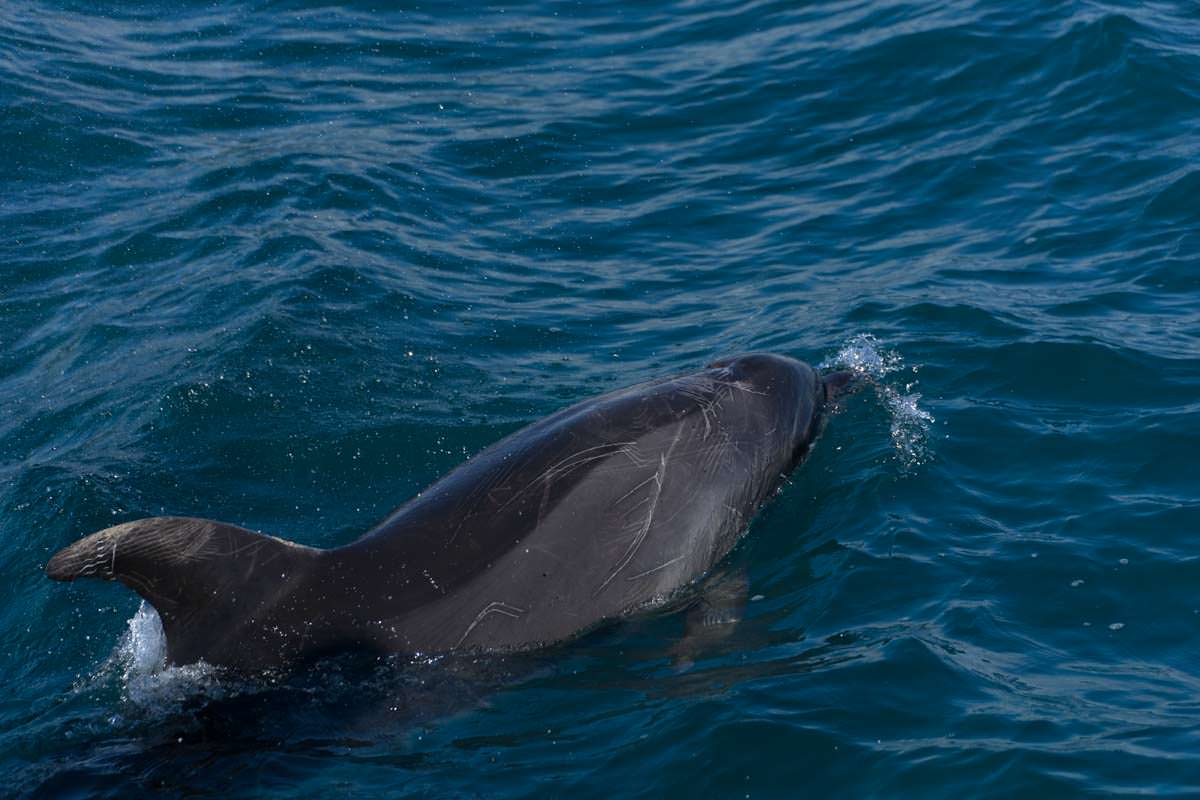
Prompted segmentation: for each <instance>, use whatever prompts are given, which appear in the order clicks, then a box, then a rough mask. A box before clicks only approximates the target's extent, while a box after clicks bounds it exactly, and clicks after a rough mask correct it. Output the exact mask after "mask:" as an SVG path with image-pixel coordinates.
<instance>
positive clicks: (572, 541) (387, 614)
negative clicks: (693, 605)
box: [46, 353, 851, 671]
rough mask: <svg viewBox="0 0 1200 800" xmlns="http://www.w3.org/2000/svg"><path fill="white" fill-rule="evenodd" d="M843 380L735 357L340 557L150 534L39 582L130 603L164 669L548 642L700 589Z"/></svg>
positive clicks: (519, 450)
mask: <svg viewBox="0 0 1200 800" xmlns="http://www.w3.org/2000/svg"><path fill="white" fill-rule="evenodd" d="M850 381H851V375H850V374H849V373H846V372H837V373H832V374H830V375H825V376H822V375H821V374H819V373H818V372H817V371H816V370H815V369H813V368H812V367H811V366H809V365H808V364H805V363H804V362H801V361H798V360H795V359H793V358H789V357H786V356H781V355H774V354H768V353H752V354H747V355H741V356H738V357H735V358H730V359H726V360H722V361H717V362H715V363H712V364H709V365H708V366H707V367H705V368H704V369H702V370H700V371H699V372H695V373H693V374H689V375H682V376H677V377H669V378H665V379H660V380H655V381H650V382H647V383H642V384H638V385H636V386H632V387H629V388H625V389H620V390H617V391H614V392H611V393H608V394H605V395H602V396H600V397H595V398H592V399H588V400H584V401H583V402H580V403H577V404H575V405H573V406H571V407H569V408H566V409H564V410H562V411H559V412H558V413H556V414H553V415H552V416H549V417H547V418H545V419H543V420H541V421H539V422H535V423H533V424H532V425H529V426H528V427H526V428H523V429H521V430H519V431H517V432H516V433H514V434H512V435H510V436H508V437H507V438H505V439H502V440H501V441H499V442H497V443H496V444H493V445H492V446H490V447H488V448H487V449H485V450H483V451H482V452H481V453H479V454H478V455H476V456H475V457H473V458H471V459H470V460H468V461H467V462H466V463H464V464H462V465H461V466H459V467H458V468H456V469H454V470H453V471H452V472H450V473H449V474H448V475H446V476H445V477H443V478H442V479H441V480H439V481H437V482H436V483H434V484H433V485H432V486H430V487H429V488H428V489H426V490H425V491H423V492H421V493H420V494H418V495H417V496H416V497H414V498H413V499H411V500H409V501H408V502H407V503H406V504H405V505H403V506H401V507H400V508H399V509H398V510H396V511H395V512H393V513H392V514H391V515H390V516H389V517H387V518H386V519H384V520H383V521H382V522H380V523H379V524H378V525H376V526H375V527H374V528H373V529H371V530H370V531H368V532H367V533H366V534H365V535H363V536H362V537H361V538H359V539H357V540H356V541H354V542H351V543H349V544H346V545H343V546H341V547H334V548H331V549H319V548H314V547H306V546H304V545H300V544H296V543H294V542H289V541H285V540H283V539H279V538H276V537H273V536H267V535H264V534H261V533H256V532H253V531H250V530H247V529H245V528H241V527H238V526H236V525H230V524H226V523H222V522H214V521H212V520H207V519H198V518H189V517H152V518H148V519H139V520H135V521H132V522H126V523H124V524H121V525H116V526H114V527H111V528H106V529H104V530H102V531H98V532H96V533H93V534H91V535H90V536H87V537H85V538H83V539H80V540H79V541H77V542H75V543H74V544H72V545H70V546H69V547H66V548H65V549H63V550H60V551H59V552H58V553H57V554H55V555H54V557H53V558H51V559H50V561H49V563H48V564H47V565H46V574H47V576H49V577H50V578H53V579H54V580H59V581H72V580H75V579H76V578H83V577H92V578H103V579H107V580H117V581H120V582H121V583H123V584H125V585H126V586H128V587H129V588H131V589H133V590H134V591H135V592H137V593H138V594H139V595H141V596H142V598H143V599H144V600H145V601H146V602H148V603H149V604H151V605H152V606H153V607H154V609H155V610H156V611H157V612H158V615H159V617H160V618H161V620H162V625H163V631H164V633H165V636H166V645H167V660H168V662H169V663H172V664H187V663H192V662H195V661H201V660H202V661H204V662H206V663H209V664H212V665H218V666H223V667H229V668H232V669H235V670H242V671H259V670H264V669H272V668H280V667H283V666H286V665H289V664H294V663H296V662H298V661H301V660H305V659H310V658H316V657H319V656H321V655H323V654H326V653H331V652H335V651H340V650H345V649H367V650H372V651H376V652H379V653H410V654H416V653H422V654H435V653H445V652H451V651H472V650H473V651H511V650H523V649H530V648H535V647H540V646H544V645H548V644H552V643H555V642H561V641H563V640H566V639H569V638H571V637H573V636H576V635H578V634H580V633H581V632H584V631H586V630H588V629H590V628H593V627H595V626H596V625H598V624H599V623H601V622H603V621H605V620H610V619H614V618H618V617H621V616H624V615H627V614H629V613H631V612H633V611H636V610H638V609H641V608H646V607H650V606H654V605H656V604H661V603H664V602H667V601H669V600H671V599H672V598H673V597H675V596H677V595H678V594H679V593H680V591H681V590H683V589H685V588H686V587H688V586H689V585H691V584H693V583H695V582H696V581H697V580H698V579H700V578H701V577H703V576H704V575H705V574H706V573H707V572H709V571H710V570H711V569H712V568H713V566H714V565H715V564H716V563H717V562H718V561H719V560H720V559H721V558H722V557H724V556H725V555H726V554H727V553H728V552H729V551H730V549H731V548H732V547H733V545H734V544H735V543H736V542H737V540H738V539H739V537H740V536H741V535H742V533H744V531H745V530H746V528H747V526H748V525H749V523H750V520H751V518H752V517H753V516H754V514H755V512H756V511H757V510H758V508H759V507H760V506H761V505H762V503H763V502H764V501H766V500H767V499H768V498H769V497H770V496H771V495H772V494H773V493H774V492H776V490H778V489H779V487H780V485H781V484H782V482H783V481H784V480H785V478H786V477H787V475H788V474H789V473H790V472H791V471H792V470H793V469H794V468H795V467H796V466H797V465H798V464H799V463H800V462H801V461H802V460H803V459H804V457H805V456H806V455H807V453H808V452H809V449H810V448H811V447H812V445H813V442H814V440H815V439H816V438H817V436H818V434H819V433H820V431H821V429H822V427H823V423H824V420H825V419H826V417H827V415H828V412H829V410H830V408H831V407H832V406H833V405H834V400H835V399H836V397H837V395H838V394H839V393H840V392H841V391H843V390H844V389H845V388H846V387H847V385H848V384H849V383H850Z"/></svg>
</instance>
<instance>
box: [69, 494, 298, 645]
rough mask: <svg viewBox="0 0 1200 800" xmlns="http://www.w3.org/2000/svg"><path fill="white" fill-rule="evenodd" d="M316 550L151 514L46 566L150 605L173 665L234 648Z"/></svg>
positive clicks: (282, 594)
mask: <svg viewBox="0 0 1200 800" xmlns="http://www.w3.org/2000/svg"><path fill="white" fill-rule="evenodd" d="M319 552H320V551H317V550H314V549H313V548H309V547H303V546H301V545H297V544H294V543H292V542H286V541H284V540H282V539H277V538H275V537H273V536H266V535H263V534H261V533H255V532H253V531H250V530H246V529H245V528H240V527H238V526H236V525H228V524H225V523H222V522H214V521H212V520H207V519H198V518H192V517H150V518H147V519H139V520H134V521H133V522H126V523H124V524H121V525H116V526H114V527H111V528H105V529H104V530H102V531H97V532H96V533H93V534H91V535H90V536H86V537H84V538H83V539H80V540H79V541H77V542H75V543H74V544H72V545H71V546H69V547H66V548H64V549H63V550H60V551H59V552H58V553H56V554H55V555H54V557H53V558H51V559H50V562H49V563H48V564H47V565H46V575H47V576H49V577H50V578H53V579H54V580H59V581H73V580H75V579H76V578H101V579H104V580H117V581H120V582H121V583H123V584H125V585H126V586H128V587H129V588H131V589H133V590H134V591H135V592H137V593H138V594H139V595H141V596H142V598H143V599H144V600H146V601H147V602H148V603H150V604H151V605H152V606H154V608H155V610H156V611H158V614H159V617H160V618H161V619H162V621H163V631H164V632H165V633H166V637H167V655H168V659H169V660H170V661H171V662H173V663H187V662H189V661H194V660H196V659H198V658H200V657H202V656H209V657H210V658H211V657H212V656H213V655H214V654H217V653H219V652H220V651H222V650H223V649H225V648H227V647H237V646H238V642H237V640H236V637H237V635H238V634H239V632H241V633H245V632H246V630H245V629H246V627H247V622H248V621H249V622H254V621H255V620H256V619H257V620H259V621H262V620H263V619H265V618H267V617H269V616H270V613H271V610H272V609H273V607H274V606H275V605H276V604H278V602H279V601H280V599H281V598H283V597H286V596H287V595H288V594H289V592H290V591H291V588H292V586H293V585H294V580H295V579H296V576H297V575H298V573H299V572H301V570H299V569H296V567H297V566H298V562H299V561H303V560H307V559H311V558H313V557H315V556H316V555H317V554H318V553H319Z"/></svg>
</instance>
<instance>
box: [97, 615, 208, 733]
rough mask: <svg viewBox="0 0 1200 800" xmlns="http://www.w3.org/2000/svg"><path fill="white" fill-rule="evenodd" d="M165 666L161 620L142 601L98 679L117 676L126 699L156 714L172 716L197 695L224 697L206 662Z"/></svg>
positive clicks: (163, 635)
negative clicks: (171, 714) (174, 711)
mask: <svg viewBox="0 0 1200 800" xmlns="http://www.w3.org/2000/svg"><path fill="white" fill-rule="evenodd" d="M166 663H167V637H166V634H165V633H163V627H162V620H161V619H159V617H158V612H157V611H155V610H154V607H153V606H151V605H150V604H149V603H145V602H143V603H142V604H141V606H139V607H138V610H137V613H136V614H134V615H133V618H132V619H130V620H129V627H128V629H127V630H126V631H125V633H124V634H123V635H122V636H121V639H120V641H119V642H118V643H117V647H116V649H115V650H113V654H112V655H111V656H109V658H108V661H107V662H105V664H104V665H103V666H102V667H101V668H100V670H99V674H98V675H97V676H96V678H98V679H103V678H104V677H106V676H113V677H117V678H118V679H119V680H120V683H121V687H122V689H123V694H124V696H125V698H126V699H127V700H129V701H130V702H132V703H133V704H134V705H136V706H139V707H141V708H143V709H144V710H148V711H152V712H156V713H170V712H171V711H173V710H175V709H177V708H178V707H179V706H180V705H181V704H182V703H183V701H184V700H186V699H188V698H189V697H193V696H195V695H197V694H203V695H207V696H210V697H213V696H218V695H219V694H221V684H220V682H219V681H218V680H217V670H216V669H214V668H213V667H211V666H209V665H208V664H205V663H204V662H203V661H201V662H198V663H196V664H188V665H186V666H182V667H168V666H167V665H166Z"/></svg>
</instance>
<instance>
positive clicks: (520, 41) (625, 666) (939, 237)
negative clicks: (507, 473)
mask: <svg viewBox="0 0 1200 800" xmlns="http://www.w3.org/2000/svg"><path fill="white" fill-rule="evenodd" d="M0 233H2V234H3V235H2V236H0V242H2V245H0V248H2V249H0V256H2V263H0V601H2V602H0V632H2V634H3V642H4V647H3V649H2V651H0V674H2V675H3V676H4V678H5V680H4V685H5V689H6V691H5V692H4V694H3V697H0V794H11V795H14V796H26V795H29V796H47V797H52V796H62V797H114V798H115V797H121V798H127V797H134V796H139V795H143V794H161V795H163V796H178V797H208V796H220V797H243V796H244V797H313V796H339V797H343V796H344V797H377V796H407V795H412V796H434V797H456V796H462V797H534V796H536V797H544V796H573V797H580V796H582V797H600V796H603V797H609V796H614V795H615V796H638V797H691V796H696V795H700V794H702V795H705V796H714V797H734V796H737V797H747V796H748V797H793V796H800V795H806V796H838V797H859V796H873V797H903V796H910V797H954V798H958V797H963V796H970V797H1014V796H1024V797H1048V796H1074V795H1081V794H1101V793H1103V794H1110V793H1111V794H1154V795H1158V796H1197V795H1200V755H1198V753H1200V492H1198V491H1197V486H1198V483H1197V474H1198V473H1197V468H1196V459H1197V454H1198V453H1200V423H1198V422H1197V412H1198V411H1200V399H1198V398H1200V12H1198V11H1197V8H1196V6H1195V5H1194V4H1193V3H1190V2H1182V1H1181V2H1136V3H1135V2H1113V1H1111V0H1097V1H1095V2H1091V1H1085V0H1061V1H1060V0H1050V1H1049V2H1047V1H1045V0H1036V1H1035V0H1014V1H1012V2H984V1H983V0H974V1H972V0H967V1H966V2H961V3H934V2H897V1H895V0H848V2H795V1H792V2H783V1H781V0H718V1H714V2H683V1H682V0H680V1H677V2H646V3H610V2H590V3H565V2H541V3H535V2H516V3H513V4H507V5H502V6H491V7H482V6H480V7H473V4H454V3H439V2H433V3H423V4H419V5H416V4H411V5H410V4H406V5H403V6H393V5H391V4H369V3H325V4H321V3H312V4H309V3H301V2H289V1H287V0H281V1H279V2H266V1H265V0H256V1H255V2H248V3H240V2H238V3H235V2H227V1H226V0H217V1H216V2H204V3H195V4H184V3H170V4H168V3H155V2H149V1H147V2H129V3H103V2H92V3H83V2H66V1H65V0H63V1H60V2H52V0H4V2H3V3H2V4H0ZM745 350H772V351H777V352H782V353H787V354H790V355H793V356H797V357H801V358H805V359H807V360H810V361H811V362H813V363H825V364H827V365H830V366H833V365H838V364H841V365H846V366H850V367H852V368H854V369H856V370H858V371H859V372H860V373H861V374H862V375H863V376H864V377H865V378H867V379H868V382H869V383H871V384H872V387H871V388H870V389H868V390H867V391H864V392H861V393H859V394H857V395H855V396H854V397H853V398H852V399H851V400H850V401H848V402H847V403H846V407H845V408H844V409H843V411H842V412H841V413H840V414H839V415H837V416H836V417H835V418H834V419H833V420H832V421H831V423H830V424H829V426H828V428H827V430H826V433H825V435H824V437H823V439H822V440H821V441H820V443H819V445H818V447H817V448H816V450H815V451H814V453H813V455H812V457H811V458H810V459H809V461H808V462H807V463H806V464H805V465H804V466H803V467H802V468H801V469H800V470H799V471H797V473H796V474H795V475H794V477H793V479H792V481H791V482H790V483H789V484H788V485H787V486H786V488H785V489H784V491H783V492H782V493H781V494H780V495H779V496H778V497H777V498H775V499H774V500H773V501H772V503H771V504H770V505H769V506H768V507H767V508H766V509H765V510H764V512H763V513H762V514H760V516H759V517H758V518H757V520H756V521H755V522H754V524H753V525H752V527H751V529H750V531H749V533H748V535H747V536H746V538H745V539H744V541H743V543H742V544H741V546H740V547H739V548H738V549H737V550H736V551H735V552H734V553H733V554H732V556H731V557H730V559H729V564H728V565H726V566H727V568H729V569H735V570H742V571H745V573H746V574H747V575H748V578H749V592H750V595H751V598H752V599H751V602H749V603H748V605H747V612H746V617H745V619H744V620H743V622H742V623H741V624H740V625H738V626H737V627H736V629H734V630H733V631H732V633H730V634H729V635H728V636H727V637H726V638H724V639H721V640H720V641H714V642H710V643H709V644H708V645H707V647H705V648H701V649H700V650H698V651H689V654H688V657H687V658H681V657H680V653H681V647H684V646H685V644H686V643H685V642H684V639H683V637H684V624H683V621H682V619H681V617H680V615H678V614H670V613H662V614H656V615H649V616H646V617H643V618H637V619H631V620H628V621H624V622H620V623H616V624H614V625H610V626H607V627H605V628H604V629H602V630H600V631H598V632H595V633H593V634H590V635H588V636H586V637H584V638H582V639H580V640H578V641H575V642H572V643H569V644H567V645H563V646H560V647H556V648H553V649H552V650H550V651H547V652H545V653H538V654H531V655H527V656H522V657H517V658H508V659H477V660H471V659H464V660H453V659H441V660H438V659H433V660H429V661H422V662H418V663H402V664H398V663H394V662H383V663H372V662H369V663H362V662H360V661H355V660H353V659H351V660H336V659H335V660H332V661H329V662H326V663H323V664H321V665H318V666H317V667H315V668H313V669H311V670H307V671H304V672H303V673H301V674H299V675H291V676H283V677H280V678H278V679H277V680H275V681H273V682H270V681H262V682H257V683H253V682H252V683H247V682H245V681H238V680H234V679H232V678H229V677H228V676H223V675H221V674H220V673H217V672H213V671H211V670H205V669H204V668H203V667H195V666H192V667H185V668H174V669H163V668H162V666H161V647H162V641H161V633H159V632H158V631H157V630H156V629H155V626H154V621H153V618H152V617H151V616H150V615H149V613H148V611H147V610H146V609H139V601H138V599H137V597H136V596H134V595H133V594H132V593H131V592H129V591H127V590H125V589H124V588H123V587H120V586H117V585H111V584H98V583H94V582H93V583H91V584H90V585H84V584H85V583H87V582H80V583H78V584H73V585H71V586H64V585H61V584H55V583H52V582H50V581H49V580H47V579H46V578H45V577H44V575H43V574H42V569H43V567H44V565H45V562H46V561H47V559H48V558H49V556H50V555H51V554H52V553H53V552H54V551H56V550H57V549H58V548H60V547H63V546H65V545H67V544H69V543H70V542H72V541H74V540H75V539H76V538H78V537H80V536H82V535H84V534H86V533H89V532H91V531H94V530H96V529H99V528H102V527H106V526H108V525H110V524H114V523H116V522H120V521H125V520H129V519H134V518H137V517H141V516H149V515H156V514H162V513H170V514H182V515H195V516H207V517H213V518H217V519H221V520H226V521H230V522H235V523H239V524H242V525H246V526H248V527H251V528H255V529H261V530H264V531H268V532H271V533H274V534H277V535H280V536H284V537H286V538H290V539H294V540H297V541H300V542H303V543H306V544H311V545H321V546H330V545H335V544H339V543H343V542H346V541H349V540H351V539H353V538H354V537H356V536H357V535H358V534H359V533H361V532H362V531H364V530H365V529H367V528H368V527H369V526H371V525H372V524H373V523H374V522H376V521H377V520H378V519H379V518H381V517H383V516H384V515H385V514H386V513H387V512H389V511H390V510H391V509H393V508H394V507H396V506H398V505H399V504H400V503H401V502H403V501H404V500H406V499H407V498H409V497H410V496H411V495H413V494H414V493H415V492H417V491H419V490H420V489H421V488H422V487H423V486H425V485H427V484H429V483H430V482H431V481H433V480H434V479H436V478H437V477H438V476H440V475H441V474H443V473H444V472H446V471H447V470H449V469H450V468H452V467H453V466H455V465H457V464H458V463H460V462H461V461H463V460H464V459H466V458H468V457H469V456H470V455H472V454H473V453H475V452H477V451H479V450H480V449H481V448H483V447H484V446H486V445H487V444H489V443H491V442H493V441H495V440H497V439H498V438H500V437H502V436H503V435H505V434H507V433H509V432H511V431H513V430H516V429H517V428H519V427H521V426H522V425H524V424H527V423H529V422H531V421H534V420H536V419H539V418H540V417H542V416H545V415H547V414H549V413H551V412H553V411H554V410H556V409H558V408H560V407H562V406H564V405H567V404H569V403H570V402H572V401H575V400H579V399H582V398H585V397H588V396H590V395H593V394H596V393H599V392H602V391H605V390H608V389H612V388H616V387H619V386H622V385H625V384H629V383H633V382H637V381H641V380H645V379H649V378H653V377H657V376H660V375H664V374H670V373H676V372H685V371H689V370H692V369H694V368H696V367H698V366H700V365H702V364H704V363H705V362H707V361H709V360H712V359H714V358H716V357H719V356H722V355H727V354H730V353H734V352H739V351H745Z"/></svg>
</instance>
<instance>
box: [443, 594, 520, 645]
mask: <svg viewBox="0 0 1200 800" xmlns="http://www.w3.org/2000/svg"><path fill="white" fill-rule="evenodd" d="M524 613H525V609H523V608H517V607H516V606H514V605H509V604H508V603H502V602H500V601H499V600H493V601H492V602H490V603H488V604H487V605H486V606H484V607H483V608H482V609H481V610H480V612H479V613H478V614H476V615H475V619H473V620H472V621H471V624H470V625H468V626H467V629H466V630H465V631H463V635H462V636H460V637H458V641H457V642H455V643H454V648H455V649H458V648H459V647H461V646H462V643H463V642H465V641H466V640H467V637H468V636H470V635H471V631H473V630H475V626H476V625H478V624H479V623H480V622H483V620H484V617H486V616H487V615H488V614H501V615H503V616H505V617H509V618H511V619H518V618H519V617H520V616H521V615H522V614H524Z"/></svg>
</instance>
